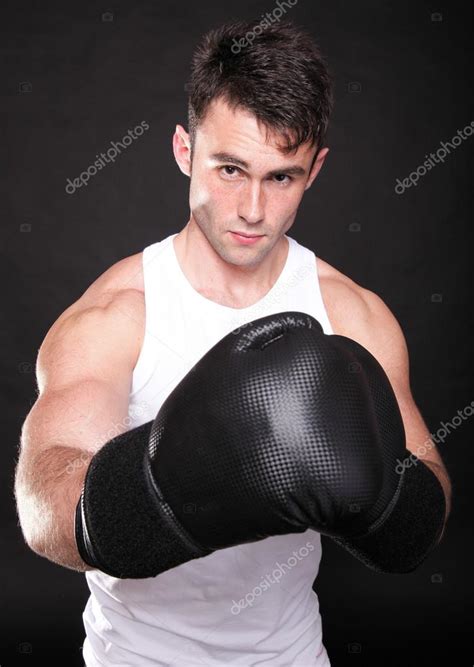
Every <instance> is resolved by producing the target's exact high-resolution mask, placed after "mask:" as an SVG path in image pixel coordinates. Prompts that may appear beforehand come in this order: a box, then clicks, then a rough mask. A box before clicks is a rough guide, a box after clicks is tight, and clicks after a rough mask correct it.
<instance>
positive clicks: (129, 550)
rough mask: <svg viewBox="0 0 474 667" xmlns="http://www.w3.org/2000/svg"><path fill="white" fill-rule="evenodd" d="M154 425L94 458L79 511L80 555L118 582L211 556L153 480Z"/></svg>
mask: <svg viewBox="0 0 474 667" xmlns="http://www.w3.org/2000/svg"><path fill="white" fill-rule="evenodd" d="M152 424H153V422H152V421H150V422H147V423H146V424H143V425H141V426H138V427H136V428H134V429H132V430H130V431H127V432H126V433H122V434H121V435H119V436H117V437H115V438H113V439H112V440H110V441H109V442H107V443H106V444H105V445H104V446H103V447H102V448H101V449H100V450H99V451H98V452H97V454H95V456H94V457H93V458H92V460H91V462H90V464H89V468H88V471H87V474H86V477H85V481H84V486H83V490H82V493H81V497H80V500H79V502H78V504H77V507H76V513H75V537H76V542H77V548H78V552H79V555H80V556H81V558H82V559H83V561H84V562H85V563H87V564H88V565H90V566H91V567H94V568H96V569H99V570H101V571H103V572H105V573H106V574H109V575H111V576H113V577H117V578H131V579H142V578H146V577H153V576H156V575H157V574H160V573H161V572H163V571H165V570H168V569H171V568H172V567H176V566H177V565H179V564H181V563H183V562H186V561H188V560H191V559H193V558H200V557H202V556H205V555H208V554H209V553H210V551H209V550H207V549H205V548H204V547H202V546H201V545H199V544H198V543H197V542H196V541H194V540H193V538H192V537H191V536H190V535H189V534H188V533H187V532H186V531H185V530H184V528H183V527H182V526H181V525H180V524H179V523H178V522H177V521H176V518H175V517H174V514H173V512H172V510H171V509H170V507H169V506H168V504H167V503H166V502H165V501H164V500H163V499H162V498H161V497H160V496H161V494H160V492H159V489H158V488H157V486H156V483H155V482H154V481H153V480H152V479H151V476H150V474H149V462H148V456H147V455H146V454H147V448H148V442H149V436H150V431H151V427H152Z"/></svg>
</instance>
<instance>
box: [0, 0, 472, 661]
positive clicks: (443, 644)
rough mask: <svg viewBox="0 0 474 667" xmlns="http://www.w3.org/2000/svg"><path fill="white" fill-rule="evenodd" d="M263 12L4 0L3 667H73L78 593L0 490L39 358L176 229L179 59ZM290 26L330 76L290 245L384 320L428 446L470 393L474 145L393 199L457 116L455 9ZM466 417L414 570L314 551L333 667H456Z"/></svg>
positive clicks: (464, 578)
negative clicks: (107, 275) (377, 302)
mask: <svg viewBox="0 0 474 667" xmlns="http://www.w3.org/2000/svg"><path fill="white" fill-rule="evenodd" d="M275 7H276V4H275V3H274V2H273V1H271V0H269V1H268V2H267V1H265V2H263V1H261V2H253V3H251V2H240V3H234V4H233V5H228V4H226V3H217V2H210V1H206V2H194V3H192V2H191V3H181V2H175V1H174V2H124V1H122V0H116V1H115V2H114V3H113V5H110V6H108V5H106V4H99V3H93V2H89V3H67V2H48V3H40V2H19V3H11V4H7V6H6V7H5V5H4V9H3V10H2V29H1V30H2V35H1V47H2V52H3V56H4V58H3V73H4V76H3V77H2V81H3V83H2V86H1V94H2V97H3V105H2V109H3V110H2V120H3V128H4V131H3V133H2V149H3V150H2V156H3V157H4V161H5V163H6V170H5V171H6V173H5V175H4V176H3V179H2V187H3V186H4V188H5V189H4V193H3V202H4V204H5V212H4V215H3V216H2V222H1V225H2V229H1V233H2V249H3V253H2V262H1V269H2V277H1V284H2V287H4V291H3V308H2V311H3V313H4V315H5V324H4V326H3V327H2V328H1V329H0V331H1V334H2V338H3V340H2V367H3V368H2V379H3V388H2V406H3V419H2V424H3V440H4V443H3V447H2V452H1V455H2V466H1V491H2V503H1V512H2V515H1V518H2V538H3V539H2V542H3V545H2V548H1V558H2V561H3V562H2V566H1V572H2V579H3V582H2V587H3V605H2V619H1V626H2V640H1V647H0V664H1V665H2V667H7V666H10V665H37V664H39V661H40V659H46V660H47V663H46V664H52V661H53V660H54V662H56V661H58V662H60V663H61V664H63V665H80V664H81V659H80V647H81V645H82V641H83V636H84V633H83V628H82V619H81V613H82V610H83V607H84V605H85V602H86V599H87V595H88V591H87V588H86V583H85V579H84V577H83V575H82V574H79V573H75V572H72V571H69V570H66V569H64V568H61V567H58V566H56V565H53V564H52V563H49V562H48V561H46V560H45V559H42V558H39V557H38V556H36V555H35V554H33V553H32V552H31V551H29V550H28V548H27V547H26V546H25V545H24V543H23V540H22V536H21V533H20V530H19V527H18V525H17V519H16V514H15V508H14V501H13V495H12V489H13V471H14V463H15V458H16V453H17V446H18V441H19V434H20V429H21V425H22V423H23V420H24V419H25V417H26V415H27V413H28V411H29V409H30V407H31V405H32V404H33V402H34V400H35V396H36V385H35V376H34V365H35V360H36V355H37V350H38V348H39V346H40V344H41V341H42V340H43V338H44V336H45V334H46V332H47V330H48V329H49V327H50V326H51V324H52V323H53V322H54V320H55V319H56V318H57V317H58V315H59V314H60V313H61V312H62V311H63V310H64V309H65V308H66V307H67V306H68V305H70V304H71V303H72V302H73V301H74V300H76V299H77V298H78V297H79V296H80V295H81V294H82V292H83V291H84V290H85V289H86V287H87V286H88V285H89V284H90V283H91V282H92V281H93V280H94V279H95V278H97V276H98V275H100V274H101V273H102V272H104V271H105V270H106V269H107V268H108V267H109V266H110V265H111V264H113V263H114V262H115V261H117V260H119V259H121V258H122V257H125V256H128V255H131V254H132V253H135V252H138V251H140V250H141V249H143V247H145V246H146V245H148V244H150V243H152V242H154V241H157V240H160V239H162V238H164V237H165V236H167V235H169V234H171V233H173V232H176V231H179V230H180V229H181V228H182V227H183V225H184V224H185V223H186V221H187V219H188V204H187V201H188V199H187V196H188V184H189V181H188V180H187V179H186V178H185V177H183V175H182V174H181V172H180V171H179V170H178V167H177V166H176V164H175V162H174V158H173V154H172V150H171V138H172V134H173V131H174V127H175V124H176V123H181V124H182V125H184V126H185V127H187V120H186V93H185V83H186V81H187V77H188V71H189V70H188V67H189V61H190V57H191V52H192V49H193V47H194V45H195V43H196V41H197V40H198V38H199V37H200V35H201V34H202V33H203V32H205V31H206V30H207V29H208V28H210V27H211V26H215V25H218V24H220V23H222V22H223V21H225V20H227V19H229V18H251V19H255V20H257V19H260V17H261V15H262V14H263V13H265V12H271V11H273V9H274V8H275ZM104 13H105V15H104ZM287 17H288V18H290V19H292V20H293V21H294V22H295V23H298V24H301V25H305V26H307V27H309V28H310V30H311V31H312V33H313V34H314V35H315V37H316V39H317V40H318V41H319V44H320V46H321V48H322V50H323V52H324V53H325V54H326V56H327V58H328V61H329V64H330V66H331V69H332V71H333V72H334V74H335V80H336V105H335V111H334V116H333V120H332V125H331V130H330V134H329V139H328V145H329V146H330V149H331V150H330V153H329V155H328V158H327V159H326V163H325V165H324V168H323V170H322V171H321V173H320V175H319V176H318V178H317V180H316V182H315V184H314V185H313V187H312V188H311V190H310V191H309V192H308V193H306V195H305V198H304V200H303V202H302V205H301V207H300V211H299V214H298V216H297V220H296V222H295V224H294V226H293V227H292V229H291V231H290V234H291V235H292V236H294V237H295V238H296V239H297V240H298V241H299V242H300V243H302V244H304V245H306V246H307V247H310V248H311V249H312V250H314V252H315V253H316V254H317V255H318V256H320V257H322V258H323V259H325V260H326V261H328V262H329V263H331V264H333V265H334V266H335V267H336V268H338V269H339V270H340V271H342V272H343V273H345V274H346V275H348V276H350V277H351V278H352V279H353V280H355V281H356V282H358V283H359V284H361V285H362V286H364V287H367V288H368V289H370V290H373V291H375V292H376V293H377V294H379V295H380V296H381V297H382V299H384V301H385V302H386V303H387V305H388V306H389V307H390V308H391V310H392V311H393V313H394V314H395V316H396V317H397V318H398V320H399V322H400V324H401V326H402V328H403V330H404V332H405V335H406V338H407V342H408V347H409V351H410V357H411V382H412V388H413V392H414V396H415V399H416V401H417V403H418V405H419V407H420V409H421V411H422V414H423V416H424V418H425V420H426V422H427V424H428V427H429V429H430V431H432V432H434V431H435V430H436V429H437V428H439V425H440V423H441V422H442V421H444V422H447V421H450V420H451V419H452V418H453V416H455V415H456V414H457V411H458V410H461V409H463V408H464V407H465V406H467V405H468V404H469V403H470V402H471V400H473V399H474V395H473V394H474V391H473V385H472V383H471V382H470V380H471V375H470V372H471V370H472V355H471V340H472V334H471V329H470V326H471V317H470V316H471V315H472V309H471V302H472V272H471V271H470V267H469V256H470V254H471V252H472V249H471V247H470V240H471V238H472V237H471V224H472V223H471V218H470V214H471V211H472V208H471V205H472V186H471V173H472V172H471V166H472V146H473V143H474V138H471V137H467V138H466V139H463V140H462V141H461V142H460V143H459V142H458V140H456V142H455V143H459V145H457V146H455V145H454V144H453V146H452V148H450V151H449V153H447V154H446V156H445V159H444V162H443V163H440V164H438V165H436V166H435V167H434V168H433V169H431V170H429V171H427V173H426V174H424V175H420V177H419V181H418V183H417V185H416V186H415V185H412V186H411V187H409V188H404V189H403V187H402V186H400V187H399V188H398V190H399V193H397V192H396V191H395V185H396V183H397V179H400V180H401V181H403V179H405V178H406V177H408V176H409V174H410V173H411V172H414V171H416V170H417V168H418V167H419V166H420V165H422V164H423V161H424V160H425V155H427V154H429V153H430V152H435V151H437V150H438V149H439V148H440V147H441V145H442V144H441V142H448V141H451V140H452V138H453V137H454V136H456V133H457V131H458V130H463V128H465V127H466V126H468V125H469V124H470V123H471V121H472V120H473V113H472V93H471V86H472V81H471V77H470V74H471V69H470V65H469V63H471V62H472V55H473V54H472V47H471V44H470V38H471V29H472V28H471V23H472V9H471V6H470V5H468V4H467V3H466V4H465V5H463V4H456V3H445V4H443V5H442V6H441V5H436V6H434V5H432V4H431V3H428V2H423V1H417V2H410V3H409V2H398V3H392V2H387V1H383V2H375V1H369V0H363V1H362V2H357V3H347V2H342V1H341V0H338V1H331V2H329V1H328V0H325V1H324V2H320V3H317V4H316V3H313V2H308V1H307V0H306V1H303V0H299V2H298V3H297V4H296V5H295V6H294V7H293V8H292V9H289V10H288V12H287ZM142 121H146V122H147V123H148V124H149V129H148V130H147V131H146V132H145V133H144V134H143V135H142V136H141V137H140V138H138V139H136V140H135V141H134V142H133V143H132V145H131V146H129V147H128V148H127V149H126V150H124V151H122V153H121V154H120V155H119V156H118V157H117V158H116V160H115V162H114V163H113V164H110V165H108V166H106V167H105V168H104V169H103V170H101V171H99V172H98V173H97V174H96V175H95V176H93V177H91V179H90V181H89V183H88V185H87V187H82V188H81V189H78V190H76V191H75V192H73V193H71V194H67V193H66V191H65V186H66V184H67V179H68V178H70V179H71V180H74V178H76V177H77V176H78V175H79V174H80V172H81V171H83V170H84V169H87V167H88V165H90V164H92V163H93V162H94V160H95V159H96V158H95V156H96V154H98V153H99V152H100V151H104V150H106V149H107V148H109V147H110V142H111V141H119V140H120V139H121V138H122V137H123V136H124V135H125V134H126V133H127V130H128V129H131V128H133V127H135V126H136V125H138V124H139V123H141V122H142ZM70 189H71V188H70ZM402 189H403V192H401V190H402ZM473 423H474V418H471V419H467V420H465V421H464V422H463V423H462V425H460V426H459V427H457V428H456V429H455V430H454V431H453V432H452V433H451V435H450V436H449V437H448V438H447V439H446V441H445V442H444V444H442V445H440V448H439V449H440V452H441V455H442V457H443V459H444V462H445V464H446V466H447V468H448V471H449V473H450V475H451V478H452V481H453V487H454V499H453V511H452V515H451V519H450V521H449V527H448V530H447V533H446V535H445V538H444V541H443V543H442V545H441V546H440V547H439V548H438V549H437V550H436V552H435V553H433V554H432V555H431V556H430V557H429V559H428V560H427V561H426V562H425V563H424V564H423V565H422V566H421V567H420V568H419V569H418V570H417V571H416V572H415V573H412V574H410V575H404V576H400V575H392V576H390V575H379V574H376V573H373V572H371V571H369V570H367V569H366V568H364V566H363V565H362V564H360V563H359V562H357V561H355V560H354V559H352V558H351V557H350V556H349V555H348V554H346V553H345V552H343V551H342V550H340V549H339V548H338V547H337V546H336V545H334V544H332V543H331V542H329V540H327V539H326V538H323V542H324V546H323V561H322V565H321V569H320V573H319V575H318V577H317V579H316V581H315V589H316V590H317V592H318V594H319V597H320V603H321V613H322V618H323V629H324V642H325V645H326V647H327V649H328V653H329V655H330V657H331V659H332V663H333V665H334V666H335V667H337V666H339V665H358V666H359V665H360V666H362V665H364V666H368V665H397V666H398V665H404V666H405V667H410V666H411V665H415V664H419V657H421V656H423V658H424V660H425V661H426V664H429V665H445V664H450V665H456V666H457V667H460V666H462V665H468V666H470V665H472V664H473V662H474V656H473V651H472V645H471V643H472V639H471V637H470V636H469V630H470V623H469V621H470V615H471V614H472V597H471V594H472V584H471V582H472V566H471V563H472V550H471V544H472V533H471V530H470V527H471V522H470V520H469V510H470V507H469V504H468V503H469V495H470V494H469V492H470V489H471V487H472V479H471V474H472V461H473V455H472V436H473ZM454 656H456V657H454Z"/></svg>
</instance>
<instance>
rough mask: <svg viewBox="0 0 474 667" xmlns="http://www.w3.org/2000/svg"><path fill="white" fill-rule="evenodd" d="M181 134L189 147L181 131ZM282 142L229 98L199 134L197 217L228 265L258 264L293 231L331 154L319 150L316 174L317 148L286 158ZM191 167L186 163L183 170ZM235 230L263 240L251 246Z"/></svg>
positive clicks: (194, 185) (217, 104)
mask: <svg viewBox="0 0 474 667" xmlns="http://www.w3.org/2000/svg"><path fill="white" fill-rule="evenodd" d="M180 136H181V137H182V138H184V140H185V141H187V142H188V145H189V137H188V135H187V134H186V133H185V132H184V131H183V130H182V128H180ZM278 140H279V141H278ZM175 143H179V139H176V135H175ZM277 143H281V144H283V138H282V137H276V136H275V135H271V134H269V135H268V143H266V134H265V128H264V127H263V126H261V127H259V126H258V124H257V120H256V118H255V116H254V115H252V114H251V113H250V112H248V111H246V110H241V109H237V110H236V111H232V110H231V109H230V107H229V106H228V105H227V104H226V103H225V101H223V100H222V99H218V100H215V101H214V102H213V103H212V105H211V106H210V108H209V110H208V112H207V115H206V117H205V119H204V121H203V122H202V124H201V125H200V126H199V127H198V129H197V132H196V139H195V144H194V150H193V161H192V165H189V168H190V169H189V175H190V177H191V184H190V196H189V205H190V210H191V215H192V218H193V219H194V221H195V223H196V224H197V226H198V227H199V229H200V231H201V232H202V234H203V235H204V236H205V237H206V239H207V241H208V242H209V243H210V245H211V246H212V247H213V249H214V250H215V251H216V252H217V253H218V255H219V256H220V257H221V258H222V259H223V260H224V261H226V262H228V263H231V264H235V265H239V266H252V265H256V264H259V263H260V262H261V261H262V260H263V259H264V257H265V256H266V255H267V254H268V253H269V252H270V251H271V250H272V248H273V247H274V246H275V245H276V243H277V242H278V241H279V239H281V237H282V236H283V234H285V233H286V232H287V231H288V230H289V229H290V227H291V226H292V224H293V222H294V220H295V217H296V213H297V210H298V206H299V204H300V201H301V199H302V196H303V193H304V191H305V189H307V188H308V187H309V186H310V185H311V183H312V182H313V180H314V178H315V177H316V174H317V173H318V171H319V169H320V168H321V166H322V163H323V161H324V157H325V155H326V153H327V152H328V149H323V150H322V151H321V152H320V155H319V156H318V159H317V160H316V162H315V164H314V166H313V169H312V170H311V174H310V171H309V170H310V167H311V162H312V161H313V157H314V155H315V153H316V148H315V147H314V146H313V147H310V146H309V144H305V145H302V146H299V148H298V151H297V152H295V153H292V154H288V155H284V154H283V153H282V152H280V151H279V150H278V148H277ZM179 150H182V149H179ZM175 155H176V145H175ZM182 157H183V154H182V153H181V155H180V158H182ZM185 162H186V161H185V160H184V162H183V163H181V162H180V163H179V164H180V167H181V169H182V170H183V171H185V169H186V165H185V164H184V163H185ZM188 164H189V159H188ZM183 166H184V167H185V168H183ZM185 173H186V172H185ZM232 232H241V233H243V234H248V235H256V234H257V235H259V238H258V239H257V240H256V241H255V242H253V243H251V244H245V243H243V242H242V240H240V239H239V238H238V237H236V236H235V235H234V234H233V233H232Z"/></svg>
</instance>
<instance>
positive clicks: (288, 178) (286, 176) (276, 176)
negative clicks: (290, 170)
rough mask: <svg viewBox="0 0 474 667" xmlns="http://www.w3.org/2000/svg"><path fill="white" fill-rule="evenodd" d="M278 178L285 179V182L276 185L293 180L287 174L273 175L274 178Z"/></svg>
mask: <svg viewBox="0 0 474 667" xmlns="http://www.w3.org/2000/svg"><path fill="white" fill-rule="evenodd" d="M280 176H283V178H286V179H287V180H286V181H278V183H289V182H290V181H292V180H293V178H292V177H291V176H288V174H275V178H279V177H280Z"/></svg>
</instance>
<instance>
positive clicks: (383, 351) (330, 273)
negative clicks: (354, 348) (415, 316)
mask: <svg viewBox="0 0 474 667" xmlns="http://www.w3.org/2000/svg"><path fill="white" fill-rule="evenodd" d="M318 276H319V282H320V287H321V294H322V297H323V301H324V304H325V306H326V310H327V313H328V317H329V321H330V322H331V326H332V329H333V331H334V333H335V334H339V335H341V336H347V337H348V338H352V339H353V340H355V341H357V342H358V343H360V344H361V345H363V346H364V347H365V348H366V349H367V350H369V351H370V352H371V353H372V354H373V355H374V356H375V357H376V358H377V359H378V360H379V362H380V363H381V364H382V366H383V367H384V368H385V370H386V371H387V372H388V371H389V369H390V370H391V373H392V377H394V375H395V373H398V369H402V370H401V371H400V372H401V373H402V374H403V381H405V380H406V377H405V376H406V367H407V363H408V361H407V358H408V357H407V355H408V351H407V346H406V341H405V337H404V335H403V331H402V329H401V327H400V324H399V322H398V320H397V319H396V317H395V315H394V314H393V313H392V311H391V310H390V308H389V307H388V306H387V305H386V303H385V302H384V301H383V299H381V297H380V296H378V294H376V293H375V292H373V291H371V290H369V289H366V288H365V287H362V286H361V285H359V284H358V283H356V282H355V281H354V280H351V278H349V277H348V276H346V275H344V274H343V273H341V272H340V271H338V270H337V269H335V268H334V267H333V266H331V265H330V264H328V263H327V262H324V261H323V260H321V259H319V258H318Z"/></svg>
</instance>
